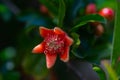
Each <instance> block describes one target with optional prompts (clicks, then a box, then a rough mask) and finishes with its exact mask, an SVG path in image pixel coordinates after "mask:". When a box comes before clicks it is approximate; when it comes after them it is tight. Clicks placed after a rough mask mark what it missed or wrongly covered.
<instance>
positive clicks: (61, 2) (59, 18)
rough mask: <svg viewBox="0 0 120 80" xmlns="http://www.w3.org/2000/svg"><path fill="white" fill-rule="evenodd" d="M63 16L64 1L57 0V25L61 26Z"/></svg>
mask: <svg viewBox="0 0 120 80" xmlns="http://www.w3.org/2000/svg"><path fill="white" fill-rule="evenodd" d="M64 17H65V3H64V0H59V14H58V26H59V27H63V20H64Z"/></svg>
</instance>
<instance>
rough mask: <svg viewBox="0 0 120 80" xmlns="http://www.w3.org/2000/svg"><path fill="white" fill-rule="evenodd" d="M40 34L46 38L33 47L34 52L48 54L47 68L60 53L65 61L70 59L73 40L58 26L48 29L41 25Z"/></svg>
mask: <svg viewBox="0 0 120 80" xmlns="http://www.w3.org/2000/svg"><path fill="white" fill-rule="evenodd" d="M39 30H40V35H41V36H42V37H43V38H44V40H43V42H42V43H41V44H39V45H37V46H36V47H35V48H34V49H33V51H32V52H33V53H44V54H45V55H46V65H47V68H51V67H52V66H53V65H54V64H55V61H56V57H57V55H58V54H59V56H60V59H61V60H62V61H64V62H67V61H68V60H69V49H70V46H71V45H72V43H73V40H72V39H71V38H70V37H68V35H67V34H66V33H65V32H64V31H63V30H61V29H60V28H58V27H55V28H54V29H47V28H45V27H40V28H39Z"/></svg>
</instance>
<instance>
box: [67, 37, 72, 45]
mask: <svg viewBox="0 0 120 80" xmlns="http://www.w3.org/2000/svg"><path fill="white" fill-rule="evenodd" d="M66 43H67V45H68V46H70V45H72V44H73V39H72V38H70V37H68V36H66Z"/></svg>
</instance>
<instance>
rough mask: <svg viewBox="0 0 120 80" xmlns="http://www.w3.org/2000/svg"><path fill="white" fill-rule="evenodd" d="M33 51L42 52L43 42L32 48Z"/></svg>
mask: <svg viewBox="0 0 120 80" xmlns="http://www.w3.org/2000/svg"><path fill="white" fill-rule="evenodd" d="M32 52H33V53H43V52H44V43H41V44H39V45H37V46H36V47H34V48H33V50H32Z"/></svg>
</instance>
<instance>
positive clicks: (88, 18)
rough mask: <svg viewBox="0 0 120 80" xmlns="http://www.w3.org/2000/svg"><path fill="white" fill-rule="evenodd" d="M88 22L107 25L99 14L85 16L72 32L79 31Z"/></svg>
mask: <svg viewBox="0 0 120 80" xmlns="http://www.w3.org/2000/svg"><path fill="white" fill-rule="evenodd" d="M88 22H100V23H106V19H105V18H103V17H102V16H100V15H98V14H91V15H86V16H83V17H81V18H80V20H79V21H77V22H76V23H77V24H76V25H75V26H74V27H72V29H71V31H76V30H78V29H79V28H80V27H81V26H83V25H85V24H87V23H88Z"/></svg>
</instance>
